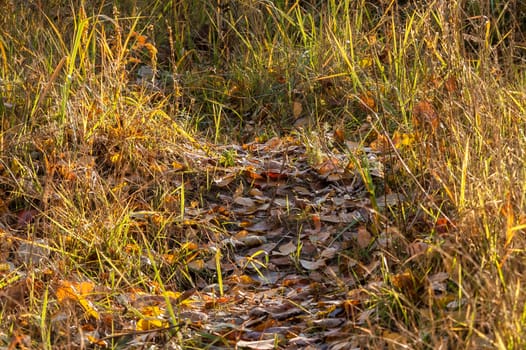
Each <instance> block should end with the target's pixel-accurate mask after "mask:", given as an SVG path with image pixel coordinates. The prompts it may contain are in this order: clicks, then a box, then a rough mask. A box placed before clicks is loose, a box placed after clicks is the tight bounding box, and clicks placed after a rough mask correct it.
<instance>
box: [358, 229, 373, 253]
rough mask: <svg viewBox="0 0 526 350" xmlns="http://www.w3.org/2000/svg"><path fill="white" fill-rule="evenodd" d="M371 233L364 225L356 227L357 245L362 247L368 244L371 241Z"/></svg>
mask: <svg viewBox="0 0 526 350" xmlns="http://www.w3.org/2000/svg"><path fill="white" fill-rule="evenodd" d="M371 238H372V237H371V234H370V233H369V231H367V228H366V227H365V226H363V225H362V226H360V227H358V233H357V235H356V241H357V243H358V247H360V248H362V249H364V248H367V247H368V246H369V243H371Z"/></svg>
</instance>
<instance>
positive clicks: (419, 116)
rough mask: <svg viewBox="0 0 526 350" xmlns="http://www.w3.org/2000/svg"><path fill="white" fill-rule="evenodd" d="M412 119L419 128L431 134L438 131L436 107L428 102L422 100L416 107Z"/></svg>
mask: <svg viewBox="0 0 526 350" xmlns="http://www.w3.org/2000/svg"><path fill="white" fill-rule="evenodd" d="M412 119H413V124H414V125H415V126H416V127H417V128H420V129H421V130H425V131H428V132H429V133H430V134H433V133H434V132H435V131H436V129H437V127H438V123H439V119H438V113H437V111H436V110H435V107H433V105H432V104H431V103H430V102H428V101H426V100H422V101H420V102H418V103H417V104H416V105H415V106H414V108H413V113H412Z"/></svg>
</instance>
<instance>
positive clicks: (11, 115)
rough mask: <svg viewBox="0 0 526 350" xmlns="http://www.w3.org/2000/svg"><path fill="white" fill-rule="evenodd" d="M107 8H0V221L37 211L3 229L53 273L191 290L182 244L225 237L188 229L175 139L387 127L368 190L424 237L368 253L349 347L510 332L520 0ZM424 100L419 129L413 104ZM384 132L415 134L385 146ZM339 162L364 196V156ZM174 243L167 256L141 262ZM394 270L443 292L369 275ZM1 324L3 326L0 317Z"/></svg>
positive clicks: (517, 327) (45, 336) (523, 141)
mask: <svg viewBox="0 0 526 350" xmlns="http://www.w3.org/2000/svg"><path fill="white" fill-rule="evenodd" d="M126 3H128V5H130V6H125V5H119V4H117V3H115V4H113V3H110V2H103V3H102V4H101V5H100V6H98V7H96V6H94V7H91V6H90V5H88V4H87V3H85V2H83V1H80V2H74V3H73V4H72V6H69V5H68V4H66V3H64V2H62V1H53V2H50V3H49V6H48V7H45V8H44V7H39V2H35V4H30V5H28V6H22V5H20V4H17V3H15V2H4V3H3V4H2V5H1V6H0V8H1V9H2V11H3V13H5V15H4V16H2V17H1V18H0V66H1V67H2V71H1V73H0V79H1V80H0V93H1V97H2V99H0V114H1V116H2V124H1V125H0V127H1V130H0V133H1V150H2V154H1V159H0V161H1V166H0V170H1V172H2V178H1V180H0V188H1V189H2V194H1V196H0V197H1V198H0V199H1V200H2V203H3V204H2V203H0V204H2V209H1V210H2V212H1V213H0V214H1V215H2V216H1V219H0V220H1V221H2V223H3V224H5V225H6V226H16V225H19V226H20V227H21V226H23V225H21V224H20V220H19V219H17V218H16V217H15V216H14V214H15V213H21V212H25V211H29V210H32V209H36V210H37V211H38V215H37V214H32V215H34V216H35V217H38V218H35V219H34V220H35V226H33V228H31V229H29V228H28V229H27V230H25V231H24V229H23V228H20V230H21V231H20V235H21V236H24V237H23V238H24V239H28V238H31V239H33V238H45V239H47V241H48V242H49V245H50V247H52V248H53V251H54V253H53V255H52V259H54V260H53V262H54V266H53V269H54V271H53V273H55V274H58V275H60V276H64V278H72V277H71V275H72V274H73V275H75V276H76V278H82V277H89V278H90V279H96V280H98V281H99V282H100V283H101V284H102V285H106V286H109V287H111V288H112V289H114V290H118V289H119V288H128V287H132V286H134V285H141V284H142V285H145V286H151V285H152V284H153V283H154V282H155V283H157V284H159V285H160V286H161V289H164V288H165V285H166V284H167V283H169V282H172V281H169V282H167V281H165V280H164V279H163V278H164V277H165V276H170V277H171V278H172V279H173V283H176V284H178V285H180V286H187V285H189V284H192V283H193V281H192V276H191V273H190V268H189V267H188V266H187V265H186V261H185V259H184V257H185V254H189V253H188V251H187V249H186V248H184V246H185V245H184V242H187V241H192V240H199V239H204V238H203V236H206V235H216V236H217V237H215V238H217V239H219V237H221V236H222V235H223V234H225V232H224V229H223V228H222V227H216V228H214V229H213V230H212V231H213V233H210V230H209V228H205V227H202V226H200V225H201V224H199V223H194V224H193V225H190V226H191V229H190V228H188V227H190V226H188V225H186V223H185V219H186V218H185V216H184V214H185V208H186V207H188V206H189V205H194V204H192V203H199V205H203V206H204V205H206V203H205V200H204V199H203V196H202V194H199V191H201V190H203V189H204V188H208V187H207V186H208V182H209V179H207V178H206V176H207V175H204V174H197V171H194V169H193V168H192V167H193V164H196V163H193V162H197V160H195V159H188V158H187V157H184V156H181V155H182V154H184V153H185V152H184V151H185V150H188V149H192V152H195V153H196V154H198V155H200V156H204V155H208V156H212V157H217V158H218V159H219V157H220V156H219V155H216V154H215V153H214V151H213V150H212V149H211V147H208V146H207V144H206V142H203V141H201V140H203V139H207V140H209V142H214V143H225V142H246V141H249V140H252V139H254V138H255V137H259V138H260V139H264V138H268V137H269V136H271V135H285V134H288V133H290V132H291V131H294V132H299V133H300V134H302V135H303V137H305V138H307V139H308V138H309V137H310V136H309V135H313V134H314V133H312V134H311V133H310V130H308V129H309V128H310V129H312V130H315V131H320V132H319V133H317V135H320V134H322V132H321V130H323V128H324V127H325V125H326V124H328V125H329V128H333V129H336V128H343V129H344V130H345V133H346V135H347V137H348V138H349V139H352V140H354V141H359V142H361V143H362V144H364V145H368V144H370V143H371V141H374V140H375V139H377V138H378V137H379V136H383V137H385V138H386V139H387V140H388V145H389V146H390V147H391V153H390V156H389V157H386V158H385V159H384V160H385V162H386V164H387V167H388V170H387V172H388V174H386V177H385V183H384V184H382V185H383V186H384V187H386V188H389V189H390V190H391V191H392V192H396V193H401V194H403V195H404V196H405V197H406V198H410V199H411V202H410V203H400V205H399V206H398V207H397V208H398V209H393V210H392V212H391V213H389V215H390V216H391V220H392V221H393V222H396V223H397V224H398V226H400V227H399V228H398V229H399V230H400V231H401V232H402V233H403V235H404V237H403V240H402V241H403V242H406V243H404V244H405V245H406V246H407V245H408V243H407V242H410V241H412V240H422V241H426V242H427V243H428V244H429V246H430V250H432V251H433V254H430V256H426V259H427V260H425V262H424V263H420V264H419V263H415V262H414V261H413V260H412V259H411V257H410V256H408V253H407V252H406V251H405V249H402V248H400V249H394V250H395V251H390V252H386V255H385V259H384V262H386V261H388V260H389V259H390V258H389V256H393V257H396V259H394V260H397V261H401V263H400V264H398V265H396V267H394V270H393V267H392V264H391V263H392V261H390V262H389V263H385V266H383V273H384V275H383V279H384V281H385V282H386V284H385V285H384V287H382V288H379V289H378V290H376V291H374V292H371V293H372V294H373V295H372V296H371V307H373V306H374V307H377V308H378V310H380V312H379V321H378V322H377V323H376V324H374V325H373V324H371V325H370V326H371V329H370V330H369V331H370V333H371V334H374V335H375V336H376V338H375V337H371V338H370V339H369V340H368V341H369V344H368V345H369V346H377V345H378V346H379V344H381V343H382V341H384V340H386V339H387V340H386V341H389V339H390V338H389V333H386V332H387V331H388V330H389V331H392V330H394V329H396V331H397V333H399V334H401V336H402V337H403V339H404V341H405V342H408V343H409V344H410V345H411V346H413V347H415V348H436V346H438V345H440V344H442V342H444V338H447V339H448V340H447V341H446V342H447V343H449V346H450V347H458V348H482V347H484V346H486V347H488V348H499V349H517V348H522V347H524V346H525V341H524V339H525V337H524V334H525V327H526V312H525V310H526V307H525V305H526V297H525V295H524V292H523V281H524V280H525V278H526V276H525V275H524V270H525V267H526V266H525V248H524V246H525V243H526V240H525V238H524V232H525V231H524V230H525V227H526V226H525V225H526V214H525V213H526V211H525V209H526V197H525V193H526V187H525V184H526V163H525V159H526V154H525V150H526V136H525V132H524V126H525V125H526V123H525V122H526V120H525V118H526V92H525V91H526V87H525V83H526V78H525V77H526V75H525V73H524V72H525V70H524V69H525V67H526V52H525V51H526V50H525V44H524V43H525V42H526V39H525V37H526V31H525V28H524V25H523V24H522V21H524V19H525V18H524V14H523V13H522V12H521V10H524V6H523V5H522V4H521V3H520V2H515V1H483V2H471V1H461V0H454V1H449V2H444V1H427V2H425V4H420V3H417V2H415V3H413V2H408V3H406V4H402V2H395V1H390V2H385V1H365V0H361V1H350V0H344V1H332V0H331V1H326V2H324V1H318V2H317V1H298V2H291V1H275V2H271V1H225V2H222V1H218V2H210V1H198V2H197V4H198V5H199V6H196V2H193V1H153V2H142V1H127V2H126ZM128 9H130V10H128ZM126 11H129V13H127V12H126ZM144 72H150V73H144ZM366 99H372V100H373V101H374V102H373V103H364V101H366ZM422 101H425V102H427V103H429V105H430V106H432V109H433V111H434V112H433V113H434V114H435V115H436V116H437V117H438V123H437V125H436V126H435V125H432V124H430V123H429V122H425V121H424V122H422V121H419V120H418V115H417V113H416V112H415V111H416V110H417V108H418V104H419V103H420V102H422ZM295 103H296V104H297V103H300V104H301V106H302V111H301V112H300V115H297V116H296V115H294V111H293V106H294V104H295ZM364 105H365V108H364ZM305 120H306V122H303V121H305ZM300 126H301V127H300ZM305 129H307V130H305ZM364 130H365V132H364ZM395 132H399V133H404V134H410V135H412V140H413V141H412V142H411V143H410V144H408V145H406V146H405V147H400V148H396V147H395V146H396V145H395V142H393V141H394V136H393V135H394V134H395ZM316 142H320V141H319V140H316ZM323 147H325V148H326V149H329V148H330V146H329V145H328V144H324V145H323ZM357 161H358V160H357ZM359 166H360V167H361V168H360V171H361V172H362V174H363V177H364V181H365V182H366V184H367V185H368V190H369V193H370V196H371V198H372V199H374V200H376V193H375V192H374V191H375V187H374V186H375V185H374V184H373V179H372V178H371V176H370V170H369V169H368V168H367V167H368V164H360V165H359ZM179 167H182V168H184V169H185V170H184V171H183V172H182V173H179V172H177V175H174V174H175V173H176V170H174V169H175V168H179ZM194 175H195V176H194ZM190 179H192V180H191V181H190ZM375 206H376V207H378V204H376V205H375ZM374 209H377V208H374ZM17 220H18V221H17ZM443 220H445V221H446V222H447V224H446V226H447V229H446V230H443V229H440V227H439V224H440V223H441V222H443ZM376 229H377V230H378V232H379V233H380V231H382V228H381V227H376ZM166 232H171V234H170V235H168V234H167V233H166ZM404 244H402V246H403V245H404ZM143 249H144V250H146V251H147V253H146V254H142V252H141V250H143ZM174 252H175V255H176V257H175V260H176V261H178V263H177V264H168V263H166V262H165V261H163V260H162V259H160V260H155V259H157V257H158V256H160V255H162V254H174ZM215 254H216V255H215V262H216V265H217V266H216V272H217V273H218V274H219V275H218V276H215V277H214V278H216V280H217V282H218V283H219V285H220V292H221V294H222V293H223V280H222V276H221V271H222V269H221V265H220V262H221V258H222V257H221V253H220V251H219V250H217V251H215ZM144 256H148V258H149V259H150V260H151V264H149V265H148V266H149V267H147V268H148V269H150V271H149V272H151V274H150V275H148V274H145V273H144V270H145V266H144V261H143V263H141V257H144ZM178 259H179V260H178ZM394 260H393V261H394ZM404 261H407V262H406V263H404ZM108 269H110V270H111V273H112V274H113V275H112V277H110V276H109V275H108V274H109V272H108ZM405 269H410V270H411V273H412V274H414V275H415V276H414V278H415V280H418V281H424V280H425V279H426V278H427V277H429V276H431V275H433V274H434V273H436V272H439V271H447V272H448V273H449V275H450V276H451V279H452V280H453V281H454V285H451V286H449V287H450V289H451V290H454V291H455V293H456V298H455V300H454V301H455V302H456V303H457V305H458V307H457V308H455V310H452V309H451V310H449V309H441V310H438V311H437V310H436V309H434V306H433V305H427V306H423V305H425V303H424V304H423V303H422V301H421V300H420V299H419V297H417V296H415V295H411V293H405V294H404V293H403V291H402V292H401V291H400V290H399V289H397V288H395V287H389V286H390V285H391V284H392V279H393V276H402V275H400V274H401V273H403V271H405ZM38 273H40V274H41V275H38V276H36V277H34V278H36V279H42V280H45V278H46V277H45V272H38ZM161 276H162V277H163V278H161ZM177 276H182V277H177ZM418 283H421V282H418ZM395 284H396V283H395ZM35 288H36V287H35ZM39 293H40V294H41V296H42V298H43V299H42V300H43V302H42V304H38V305H37V304H31V307H30V309H28V310H27V312H28V313H29V314H31V315H36V316H35V317H37V316H38V318H39V320H38V321H37V322H35V323H34V324H33V328H34V329H37V328H38V329H39V331H38V334H40V337H41V338H42V339H41V342H42V343H43V344H48V345H49V344H50V342H51V340H50V337H51V336H50V333H49V327H50V326H49V324H50V323H49V322H50V321H49V315H50V313H52V312H53V311H56V309H53V308H56V304H53V302H52V301H51V298H50V294H49V289H48V287H45V288H44V289H40V290H37V291H35V294H36V295H37V294H39ZM37 296H38V295H37ZM412 298H413V299H412ZM170 312H171V314H172V316H173V315H175V311H174V310H170ZM0 324H1V325H2V326H1V327H2V328H3V329H9V328H10V327H13V322H12V319H10V318H9V317H7V315H6V312H5V311H4V313H3V314H2V315H1V316H0ZM30 327H31V326H30ZM384 338H385V339H384ZM391 340H392V339H391ZM399 340H400V339H399ZM444 346H445V345H444Z"/></svg>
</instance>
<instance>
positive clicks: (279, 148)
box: [0, 136, 459, 349]
mask: <svg viewBox="0 0 526 350" xmlns="http://www.w3.org/2000/svg"><path fill="white" fill-rule="evenodd" d="M165 146H166V148H167V149H169V148H170V145H165ZM178 147H181V149H178V151H177V152H175V151H169V152H167V156H166V157H167V159H165V160H164V162H165V163H167V164H172V165H173V166H172V167H170V166H160V167H159V169H157V171H158V172H159V175H157V176H161V177H163V178H165V179H166V181H170V182H171V183H173V184H174V186H177V187H178V188H182V187H184V188H185V191H186V193H187V197H188V199H187V202H186V205H184V206H183V207H181V206H180V205H179V204H178V203H177V202H178V200H179V201H181V198H180V197H179V198H178V200H177V199H172V198H171V196H170V195H165V196H163V197H162V198H160V199H159V200H160V202H162V204H163V205H164V208H165V209H168V210H164V211H163V210H159V211H155V210H139V208H140V205H138V206H136V207H137V208H138V209H137V210H134V211H132V212H131V213H130V215H129V220H130V227H131V226H133V227H136V228H137V229H138V230H140V229H141V227H146V226H147V225H156V222H158V221H159V222H161V221H162V220H161V219H160V218H165V217H166V215H168V217H169V220H168V222H171V225H167V226H166V227H160V232H162V231H163V230H169V229H176V230H178V231H179V232H183V231H184V232H186V234H185V235H186V241H180V242H178V244H176V247H174V248H170V249H168V250H163V251H161V249H162V244H158V245H154V244H152V245H151V247H150V248H149V249H146V250H145V249H144V248H141V247H140V245H139V244H137V243H133V242H131V241H130V243H129V244H127V245H126V252H127V254H129V256H134V257H136V258H138V259H140V261H141V266H142V271H141V273H143V274H148V273H164V272H165V271H171V272H170V273H171V275H170V274H168V275H167V276H168V277H167V281H166V283H165V284H164V285H160V284H159V283H157V282H155V281H154V280H151V281H150V282H149V285H144V286H137V287H136V288H129V289H128V290H127V291H125V292H123V291H110V290H108V289H107V288H99V287H98V286H97V284H96V282H94V281H87V280H85V279H84V280H83V279H81V278H80V276H79V277H78V279H77V280H75V278H76V277H75V274H74V273H73V274H72V275H71V276H70V277H71V280H70V281H66V280H56V281H54V277H53V274H54V273H53V271H52V269H47V270H46V269H45V267H40V268H41V270H40V271H42V272H41V273H42V274H49V277H48V279H49V280H50V281H51V282H52V283H51V284H50V286H51V287H50V288H49V289H44V287H43V286H41V285H38V284H34V281H33V280H31V278H30V277H24V271H23V270H24V268H22V269H15V268H14V267H13V266H14V265H13V264H11V265H9V264H10V261H9V260H10V255H9V254H6V251H11V250H15V251H17V252H18V256H19V258H18V260H19V261H20V262H21V263H22V265H23V266H26V267H29V266H30V264H34V263H36V262H38V264H39V266H42V265H43V264H44V266H45V263H43V260H45V259H46V258H47V256H49V254H50V253H51V251H53V247H52V246H48V242H46V241H43V240H41V241H38V242H39V243H38V245H37V246H35V247H34V249H31V250H30V249H29V248H30V247H31V246H28V244H27V243H24V242H23V241H21V240H20V238H19V237H18V236H17V235H16V234H15V233H12V232H11V231H10V230H9V229H7V228H6V229H5V230H3V239H4V241H5V242H14V243H9V244H6V245H5V246H4V247H2V249H3V251H2V257H3V259H4V261H3V264H5V268H3V269H2V270H1V273H2V277H3V279H4V281H8V282H5V283H4V286H3V287H2V291H1V293H0V301H1V302H2V304H3V305H8V304H9V305H10V306H14V305H15V304H13V299H16V300H19V303H22V305H18V306H20V307H24V305H23V303H24V302H25V301H24V300H25V299H26V298H27V296H28V295H29V293H33V294H36V295H42V296H44V295H45V296H46V298H54V300H55V301H56V304H57V310H56V312H55V313H54V315H53V317H52V321H51V322H52V326H53V327H54V328H55V329H56V330H57V332H59V333H60V332H61V331H64V332H65V331H66V328H67V329H69V331H70V333H71V331H72V330H73V334H75V332H76V334H77V336H78V339H81V340H78V341H77V343H78V344H80V343H82V342H85V343H87V344H92V345H93V346H96V347H99V348H105V347H110V346H113V345H115V344H119V346H126V347H127V348H141V347H144V346H146V345H147V344H154V343H156V344H160V343H164V344H165V345H166V346H169V344H171V343H174V342H175V340H174V339H175V338H177V337H182V338H183V339H187V340H188V341H189V342H193V343H194V344H195V342H196V341H197V340H196V339H198V342H199V344H200V346H203V347H208V348H221V347H232V348H234V347H237V348H248V349H272V348H283V349H299V348H302V349H303V348H313V349H314V348H319V346H320V345H321V344H324V346H325V348H327V349H340V348H348V346H351V347H359V346H360V344H361V340H360V339H363V337H364V336H366V333H364V332H363V331H361V329H362V327H368V326H370V325H371V324H374V323H375V322H376V323H377V322H379V321H378V320H379V319H381V317H382V315H381V302H379V301H378V299H377V298H378V297H375V295H381V294H382V293H383V292H382V290H386V289H387V287H388V286H391V287H393V288H395V289H396V290H398V291H399V292H400V293H402V294H404V295H405V296H406V297H407V298H411V299H414V300H422V303H423V305H430V303H435V304H437V305H441V306H442V307H443V308H444V309H453V308H455V305H456V304H454V303H455V302H457V303H458V302H459V301H458V300H455V298H454V297H452V295H451V293H450V292H448V286H447V284H448V281H449V275H448V273H446V272H438V273H436V274H434V275H431V276H428V277H426V278H421V277H420V276H416V274H415V273H414V272H413V271H412V270H411V269H408V268H406V269H404V267H403V266H402V264H401V262H400V261H399V260H397V259H396V258H395V257H394V256H392V255H390V254H389V252H388V250H389V249H390V245H392V244H394V243H393V241H394V240H399V239H400V237H401V235H400V234H399V233H398V235H393V234H392V232H395V231H396V230H395V229H394V228H392V224H391V223H390V222H389V219H388V213H389V210H390V208H392V207H395V206H397V205H402V202H403V201H404V196H403V195H402V194H396V193H390V192H384V193H378V192H376V193H371V191H370V190H367V186H366V184H365V181H367V180H366V179H364V178H363V177H362V176H361V174H360V172H359V171H358V169H356V168H354V167H353V166H351V163H352V161H351V158H353V157H354V158H356V157H363V158H364V159H367V160H368V161H367V162H366V164H367V166H368V167H370V168H369V169H368V171H369V173H370V174H371V175H372V177H373V181H377V182H378V183H382V182H383V181H384V179H383V176H384V172H385V169H384V165H383V162H382V161H383V160H384V156H385V155H384V154H383V153H382V151H379V150H373V149H372V148H367V147H361V146H359V145H357V144H352V147H347V148H345V149H337V148H334V149H331V150H324V149H323V148H321V149H317V150H316V153H317V154H316V156H315V157H314V156H313V155H312V154H310V152H313V151H312V149H309V148H308V147H307V146H305V144H304V143H303V140H299V139H298V138H295V137H293V136H289V137H283V138H278V137H275V138H271V139H269V140H268V141H266V142H252V143H248V144H244V145H242V146H235V145H234V146H228V147H227V146H223V147H219V146H216V147H213V146H210V145H206V146H203V147H199V148H196V147H193V145H185V146H178ZM225 152H230V154H235V157H233V159H232V162H233V163H232V164H231V165H229V166H221V165H220V164H219V163H220V162H219V161H218V159H219V158H220V156H219V155H220V154H224V153H225ZM351 152H352V153H354V154H352V155H351V154H350V153H351ZM114 162H118V159H116V160H114ZM105 164H107V165H105V166H110V165H108V164H109V163H105ZM183 164H184V165H183ZM112 166H113V165H112ZM94 171H95V170H94ZM205 174H206V175H205ZM189 177H191V178H192V179H193V181H192V182H189V181H188V178H189ZM205 178H206V179H207V180H206V181H208V182H207V183H206V184H204V183H202V182H203V181H204V180H203V179H205ZM71 180H72V181H81V180H79V179H77V178H76V177H71ZM137 181H139V180H137ZM115 185H116V187H115V191H122V190H123V189H125V188H126V187H129V186H130V185H129V184H128V183H122V182H121V183H120V184H119V182H118V181H117V180H116V182H115ZM205 185H206V186H207V188H208V189H207V190H206V191H205V192H204V193H201V194H200V195H201V199H200V200H197V199H194V198H198V197H199V191H200V190H199V188H203V186H205ZM381 187H382V186H378V188H381ZM372 196H375V198H374V202H375V203H378V205H377V207H376V208H375V206H374V204H373V202H372V201H371V199H372ZM22 215H25V216H27V215H26V214H25V212H23V213H22V214H20V215H19V218H20V217H21V216H22ZM36 215H37V212H36V211H32V212H31V216H32V217H33V216H36ZM373 217H380V218H381V221H380V222H379V221H374V220H373ZM29 220H30V219H27V220H26V219H24V225H31V224H32V222H30V221H29ZM31 220H32V219H31ZM18 221H19V222H20V219H18ZM19 225H21V224H19ZM374 225H376V226H378V225H380V227H374ZM375 232H376V233H375ZM403 244H405V245H406V247H407V252H408V255H409V256H408V259H407V261H408V262H409V261H414V262H417V263H418V261H419V259H420V258H421V257H425V256H427V255H428V254H430V251H431V250H432V249H431V248H430V246H429V245H428V244H427V243H424V242H422V241H415V242H413V243H411V244H408V243H407V242H405V243H403ZM15 256H16V255H15ZM108 262H109V261H108ZM174 266H179V267H178V268H174ZM397 266H398V267H397ZM165 267H167V269H165ZM391 270H392V271H397V272H393V273H391V274H390V278H389V279H387V280H386V279H385V277H384V275H385V273H386V272H387V271H391ZM156 271H157V272H156ZM185 286H186V287H185ZM427 294H432V296H431V297H429V298H427V297H426V295H427ZM71 315H76V316H75V317H76V318H77V319H78V320H79V322H78V324H75V325H71V324H70V321H69V319H70V317H71ZM389 332H390V333H389V334H388V336H386V337H387V338H389V337H393V338H396V340H397V341H398V342H402V343H403V336H402V335H401V334H399V333H397V332H396V330H392V329H391V330H389ZM176 335H177V336H176ZM112 344H113V345H112ZM174 344H175V343H174ZM344 344H346V346H344ZM173 346H175V345H173Z"/></svg>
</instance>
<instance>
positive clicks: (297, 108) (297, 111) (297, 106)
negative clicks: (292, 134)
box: [292, 100, 303, 119]
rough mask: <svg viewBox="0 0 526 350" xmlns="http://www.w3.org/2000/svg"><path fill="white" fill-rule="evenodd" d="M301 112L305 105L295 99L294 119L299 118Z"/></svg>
mask: <svg viewBox="0 0 526 350" xmlns="http://www.w3.org/2000/svg"><path fill="white" fill-rule="evenodd" d="M301 112H303V105H302V104H301V102H300V101H297V100H296V101H294V102H293V103H292V116H293V117H294V119H298V118H299V117H300V115H301Z"/></svg>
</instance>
